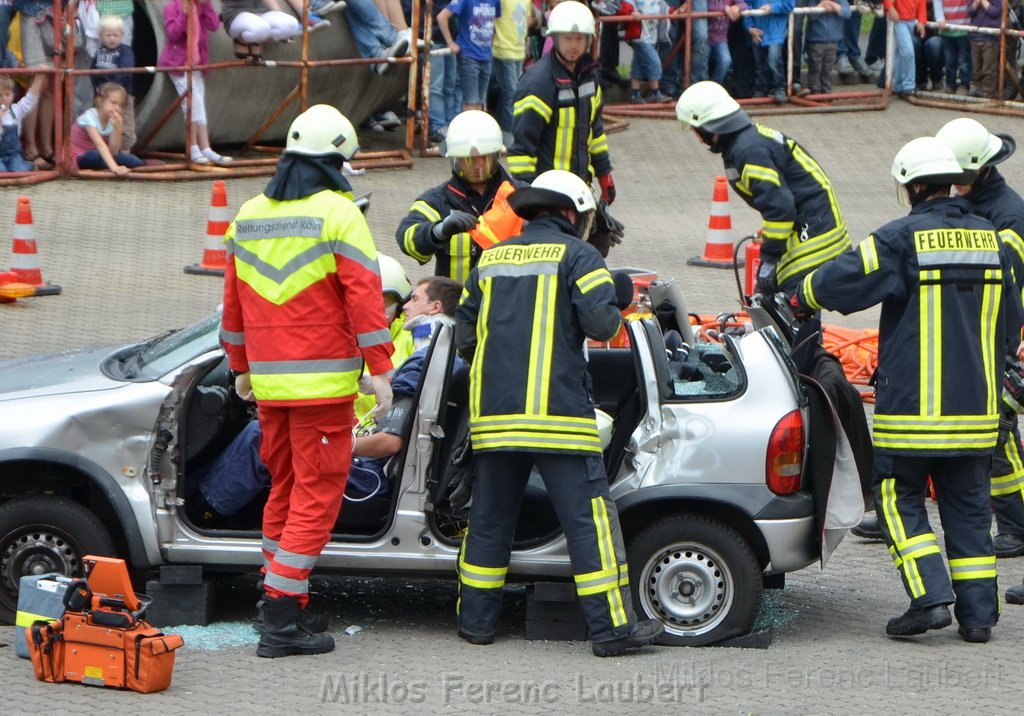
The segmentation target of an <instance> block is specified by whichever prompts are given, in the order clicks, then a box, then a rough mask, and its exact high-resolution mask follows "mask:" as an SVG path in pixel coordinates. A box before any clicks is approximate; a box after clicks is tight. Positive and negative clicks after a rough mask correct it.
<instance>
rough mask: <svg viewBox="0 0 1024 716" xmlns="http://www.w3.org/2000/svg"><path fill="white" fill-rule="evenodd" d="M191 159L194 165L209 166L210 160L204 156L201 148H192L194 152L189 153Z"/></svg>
mask: <svg viewBox="0 0 1024 716" xmlns="http://www.w3.org/2000/svg"><path fill="white" fill-rule="evenodd" d="M189 159H190V160H191V161H192V163H193V164H209V163H210V158H209V157H208V156H206V155H205V154H203V152H202V150H200V149H199V147H192V151H191V152H189Z"/></svg>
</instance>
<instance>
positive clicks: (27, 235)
mask: <svg viewBox="0 0 1024 716" xmlns="http://www.w3.org/2000/svg"><path fill="white" fill-rule="evenodd" d="M13 235H14V239H13V241H12V242H11V271H12V272H13V273H14V275H15V276H16V280H17V282H19V283H25V284H28V285H29V286H32V288H33V292H32V295H33V296H56V295H58V294H59V293H60V291H61V288H60V286H55V285H54V284H52V283H45V282H44V281H43V271H42V269H41V268H40V266H39V254H38V247H37V246H36V239H35V229H34V228H33V226H32V202H31V201H30V200H29V198H28V197H27V196H20V197H18V210H17V212H16V213H15V215H14V231H13Z"/></svg>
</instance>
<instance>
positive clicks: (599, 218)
mask: <svg viewBox="0 0 1024 716" xmlns="http://www.w3.org/2000/svg"><path fill="white" fill-rule="evenodd" d="M625 233H626V227H625V226H624V225H623V223H622V222H621V221H619V220H618V219H616V218H615V217H614V216H612V215H611V214H610V213H608V203H607V202H606V201H604V199H602V200H601V201H599V202H598V203H597V213H596V215H595V216H594V226H593V227H592V228H591V229H590V236H588V237H587V243H588V244H590V245H591V246H593V247H594V248H595V249H597V251H598V253H600V254H601V257H602V258H608V252H609V251H610V250H611V248H612V247H613V246H617V245H618V244H621V243H622V237H623V236H624V235H625Z"/></svg>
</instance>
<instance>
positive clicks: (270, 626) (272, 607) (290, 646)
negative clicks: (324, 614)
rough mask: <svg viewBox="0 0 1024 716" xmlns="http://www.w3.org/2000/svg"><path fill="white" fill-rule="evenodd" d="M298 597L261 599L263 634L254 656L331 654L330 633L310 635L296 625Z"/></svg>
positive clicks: (332, 645) (332, 648)
mask: <svg viewBox="0 0 1024 716" xmlns="http://www.w3.org/2000/svg"><path fill="white" fill-rule="evenodd" d="M299 611H300V610H299V600H298V598H297V597H276V598H270V597H266V596H265V597H264V598H263V604H262V606H261V607H260V612H261V613H262V617H263V619H262V621H263V631H262V632H261V633H260V643H259V646H257V647H256V656H263V657H267V658H271V659H274V658H277V657H279V656H291V655H293V654H301V655H305V654H326V653H327V652H329V651H334V638H333V637H332V636H330V635H329V634H310V633H309V632H308V631H305V630H304V629H301V628H300V627H299V625H298V624H297V623H296V622H297V621H298V618H299Z"/></svg>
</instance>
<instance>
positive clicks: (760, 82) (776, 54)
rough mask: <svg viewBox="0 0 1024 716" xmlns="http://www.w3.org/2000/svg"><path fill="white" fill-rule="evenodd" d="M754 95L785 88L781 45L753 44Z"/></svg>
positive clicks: (773, 92)
mask: <svg viewBox="0 0 1024 716" xmlns="http://www.w3.org/2000/svg"><path fill="white" fill-rule="evenodd" d="M751 49H752V50H753V51H754V95H755V96H757V95H761V96H767V95H771V94H775V93H776V92H784V91H785V90H786V72H785V68H784V67H783V64H782V49H783V47H782V45H769V46H767V47H766V46H764V45H754V46H753V47H752V48H751Z"/></svg>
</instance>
